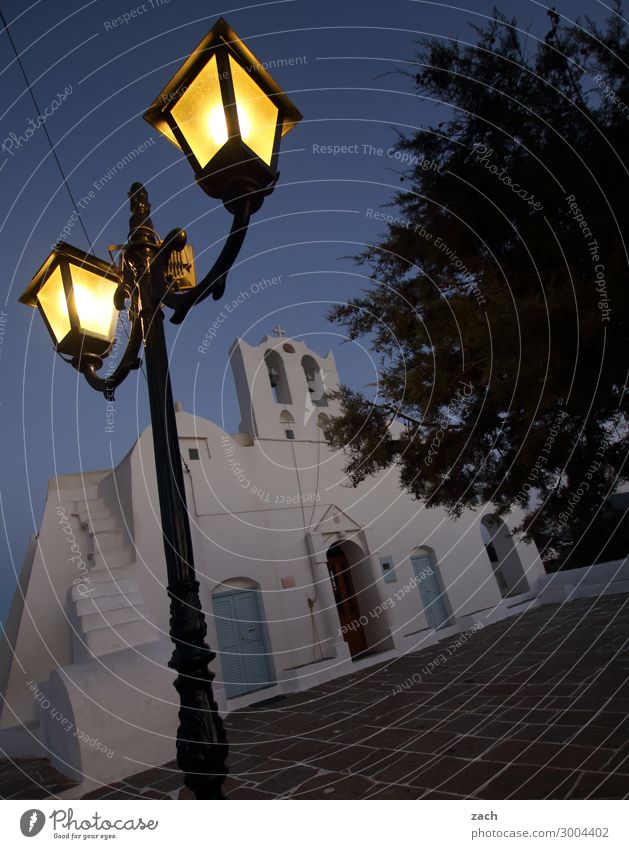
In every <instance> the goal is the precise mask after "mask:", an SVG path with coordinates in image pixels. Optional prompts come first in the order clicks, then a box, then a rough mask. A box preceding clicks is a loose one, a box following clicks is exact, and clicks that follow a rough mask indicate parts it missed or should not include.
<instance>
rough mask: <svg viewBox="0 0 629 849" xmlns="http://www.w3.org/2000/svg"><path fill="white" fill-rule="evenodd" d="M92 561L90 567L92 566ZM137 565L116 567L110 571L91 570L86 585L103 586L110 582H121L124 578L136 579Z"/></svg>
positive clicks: (103, 569) (105, 569) (104, 569)
mask: <svg viewBox="0 0 629 849" xmlns="http://www.w3.org/2000/svg"><path fill="white" fill-rule="evenodd" d="M91 562H92V561H91V560H90V565H91ZM135 577H136V571H135V563H131V564H130V565H129V566H114V567H112V568H110V569H107V568H102V569H90V571H89V572H88V577H87V579H86V583H87V584H89V585H92V584H102V583H106V582H108V581H114V582H115V581H117V582H120V581H121V580H122V579H123V578H135Z"/></svg>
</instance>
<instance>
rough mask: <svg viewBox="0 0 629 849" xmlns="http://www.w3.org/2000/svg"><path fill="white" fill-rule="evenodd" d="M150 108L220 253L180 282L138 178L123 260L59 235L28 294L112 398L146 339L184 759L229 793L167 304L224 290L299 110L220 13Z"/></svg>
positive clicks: (175, 240) (179, 243) (197, 782)
mask: <svg viewBox="0 0 629 849" xmlns="http://www.w3.org/2000/svg"><path fill="white" fill-rule="evenodd" d="M145 118H146V119H147V120H148V121H149V122H150V123H151V124H153V125H154V126H155V127H156V128H157V129H159V130H160V132H162V133H163V134H164V135H165V136H166V137H167V138H168V139H169V140H170V141H172V142H173V143H174V144H176V145H177V146H178V147H180V148H181V149H182V150H183V151H184V153H185V154H186V156H187V158H188V160H189V161H190V163H191V164H192V166H193V168H194V170H195V174H196V179H197V182H198V183H199V185H200V186H201V187H202V188H203V190H204V191H205V192H206V193H207V194H209V195H210V196H211V197H218V198H220V199H221V200H222V201H223V203H224V205H225V207H226V209H227V210H228V211H229V212H230V213H231V214H232V215H233V224H232V228H231V232H230V234H229V236H228V238H227V240H226V242H225V245H224V247H223V249H222V251H221V253H220V254H219V256H218V258H217V260H216V262H215V263H214V266H213V267H212V268H211V270H210V271H209V273H208V274H207V275H206V277H205V278H204V279H203V280H202V281H201V282H200V283H199V284H198V285H197V286H194V287H193V288H192V289H188V290H187V291H180V290H178V289H177V287H176V283H177V280H176V276H175V275H174V274H173V271H172V268H173V265H172V263H171V260H172V258H173V254H176V252H181V251H182V250H183V249H184V247H185V245H186V233H185V231H184V230H182V229H180V228H177V229H175V230H172V231H171V232H170V233H169V234H168V235H167V236H166V238H165V239H164V240H163V241H161V240H160V239H159V237H158V235H157V233H156V232H155V230H154V228H153V223H152V221H151V217H150V204H149V200H148V195H147V192H146V189H145V188H144V186H142V184H140V183H134V184H133V185H132V186H131V191H130V192H129V199H130V206H131V218H130V221H129V237H128V240H127V243H126V245H125V246H124V247H123V249H122V252H121V258H120V267H119V268H116V267H114V266H112V265H110V264H109V263H106V262H104V261H103V260H100V259H98V258H97V257H94V256H91V255H90V254H86V253H84V252H83V251H80V250H78V249H77V248H73V247H71V246H70V245H67V244H64V243H59V244H58V245H57V247H56V248H55V250H54V251H53V252H52V253H51V255H50V256H49V257H48V259H47V260H46V262H45V263H44V264H43V265H42V266H41V268H40V269H39V271H38V272H37V274H36V275H35V277H34V278H33V280H32V281H31V283H30V284H29V286H28V287H27V288H26V290H25V292H24V294H23V295H22V297H21V298H20V301H21V302H22V303H24V304H28V305H29V306H33V307H38V308H39V311H40V312H41V314H42V316H43V318H44V321H45V323H46V326H47V328H48V330H49V332H50V334H51V336H52V339H53V342H54V345H55V348H56V350H57V351H58V352H59V353H62V354H66V355H68V356H69V357H70V358H71V359H70V362H71V364H72V365H73V366H74V368H76V369H77V370H78V371H80V372H81V373H82V374H83V375H84V376H85V378H86V379H87V381H88V383H89V384H90V386H92V387H93V388H94V389H96V390H98V391H99V392H102V393H103V394H104V395H105V397H106V398H107V399H111V398H113V393H114V390H115V388H116V387H117V386H119V385H120V384H121V383H122V381H123V380H124V379H125V378H126V377H127V376H128V375H129V373H130V372H131V371H132V370H133V369H137V368H138V367H139V365H140V362H141V361H140V359H139V353H140V349H141V346H142V344H144V354H145V359H146V376H147V381H148V389H149V404H150V412H151V423H152V430H153V448H154V453H155V466H156V471H157V488H158V495H159V504H160V514H161V523H162V533H163V539H164V553H165V558H166V569H167V575H168V596H169V598H170V636H171V639H172V641H173V643H174V645H175V649H174V652H173V655H172V658H171V660H170V664H169V665H170V666H171V667H172V668H173V669H174V670H176V672H177V677H176V679H175V687H176V689H177V692H178V693H179V698H180V710H179V728H178V730H177V763H178V765H179V767H180V769H181V770H182V771H183V772H184V774H185V777H184V781H185V784H186V786H187V787H189V788H190V790H191V791H192V792H193V793H194V794H195V796H196V797H197V798H198V799H220V798H223V797H222V790H221V787H222V784H223V781H224V779H225V775H226V773H227V767H226V764H225V760H226V757H227V752H228V744H227V739H226V735H225V731H224V728H223V724H222V721H221V718H220V716H219V713H218V708H217V705H216V702H215V700H214V696H213V693H212V679H213V678H214V674H213V673H212V672H210V671H209V669H208V664H209V663H210V661H212V660H213V659H214V657H215V656H216V655H215V653H214V652H212V651H211V650H210V648H209V647H208V645H207V643H206V634H207V626H206V622H205V617H204V615H203V611H202V608H201V602H200V599H199V583H198V581H197V580H196V575H195V569H194V559H193V551H192V540H191V536H190V523H189V519H188V510H187V506H186V496H185V487H184V477H183V470H182V465H181V456H180V448H179V438H178V435H177V422H176V418H175V409H174V404H173V398H172V391H171V385H170V375H169V369H168V354H167V349H166V338H165V334H164V325H163V322H164V311H163V307H164V306H166V307H168V308H170V309H172V310H173V314H172V316H171V319H170V320H171V321H172V322H174V323H176V324H178V323H180V322H182V321H183V320H184V318H185V316H186V315H187V313H188V311H189V310H190V309H191V307H192V306H194V305H195V304H197V303H199V302H200V301H201V300H203V299H204V298H206V297H207V296H208V295H210V294H211V295H212V296H213V298H214V299H218V298H220V297H221V296H222V294H223V292H224V289H225V282H226V277H227V273H228V272H229V270H230V268H231V267H232V265H233V263H234V261H235V259H236V257H237V256H238V252H239V250H240V248H241V246H242V243H243V241H244V238H245V235H246V231H247V227H248V224H249V218H250V216H251V214H252V213H253V212H255V211H257V210H258V209H259V208H260V206H261V204H262V201H263V200H264V198H265V197H266V196H267V195H269V194H270V193H271V192H272V191H273V188H274V186H275V183H276V181H277V177H278V173H277V160H278V154H279V144H280V139H281V136H282V135H283V134H284V133H286V132H287V131H288V130H290V129H291V128H292V127H293V126H295V124H296V123H297V122H298V121H299V120H300V118H301V115H300V113H299V112H298V111H297V109H296V108H295V107H294V106H293V104H292V103H291V102H290V100H289V99H288V97H286V95H285V94H283V92H282V91H281V90H280V89H279V87H278V86H277V84H276V83H275V82H274V81H273V80H272V79H271V77H270V76H269V75H268V74H267V73H266V71H264V69H263V68H262V66H261V65H260V63H259V62H258V61H257V60H256V59H255V57H254V56H253V54H252V53H251V52H250V51H249V50H248V49H247V48H246V47H245V45H244V44H243V43H242V41H241V40H240V39H239V38H238V36H237V35H236V34H235V33H234V31H233V30H232V29H230V27H229V26H228V25H227V23H226V22H225V21H224V20H223V19H222V18H221V20H219V21H218V23H217V24H216V25H215V26H214V27H213V29H212V30H211V31H210V33H208V35H207V36H206V37H205V39H204V40H203V41H202V42H201V44H200V45H199V46H198V47H197V48H196V50H195V51H194V52H193V53H192V54H191V56H190V57H189V59H188V60H187V61H186V62H185V63H184V65H183V66H182V68H181V69H180V70H179V71H178V72H177V74H175V76H174V77H173V79H172V80H171V81H170V82H169V83H168V85H167V86H166V88H165V89H164V90H163V91H162V93H161V94H160V95H159V97H158V98H157V99H156V100H155V101H154V103H153V105H152V106H151V107H150V109H149V110H148V111H147V113H146V115H145ZM125 308H126V309H128V314H129V320H130V334H129V342H128V345H127V348H126V350H125V352H124V354H123V355H122V357H121V360H120V363H119V365H118V367H117V368H116V369H115V371H114V372H113V373H112V374H111V375H109V376H107V377H103V376H101V375H99V373H98V372H99V369H100V368H101V367H102V365H103V359H104V358H105V357H106V356H107V354H108V353H109V351H110V349H111V347H112V345H113V341H114V333H115V327H116V320H117V313H118V311H121V310H123V309H125Z"/></svg>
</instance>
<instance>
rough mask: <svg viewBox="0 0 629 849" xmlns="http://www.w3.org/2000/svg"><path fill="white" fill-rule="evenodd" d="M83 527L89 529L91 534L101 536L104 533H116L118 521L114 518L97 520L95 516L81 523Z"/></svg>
mask: <svg viewBox="0 0 629 849" xmlns="http://www.w3.org/2000/svg"><path fill="white" fill-rule="evenodd" d="M81 526H82V527H83V528H84V529H85V528H86V529H87V530H88V531H89V532H90V534H100V533H102V532H103V531H115V530H117V529H118V526H117V525H116V520H115V519H114V518H113V517H112V516H108V517H107V518H104V519H95V518H94V517H93V516H90V518H88V519H86V520H85V521H84V522H83V521H82V522H81Z"/></svg>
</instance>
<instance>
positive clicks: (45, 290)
mask: <svg viewBox="0 0 629 849" xmlns="http://www.w3.org/2000/svg"><path fill="white" fill-rule="evenodd" d="M37 300H38V302H39V306H40V307H41V310H42V312H43V313H44V315H45V316H46V319H47V320H48V324H49V325H50V327H51V328H52V332H53V334H54V336H55V340H56V341H57V344H58V343H59V342H61V340H62V339H64V338H65V337H66V336H67V335H68V333H69V332H70V330H71V325H70V317H69V315H68V304H67V301H66V293H65V290H64V288H63V278H62V276H61V268H60V267H59V266H57V267H56V268H55V270H54V271H53V272H52V274H51V275H50V277H49V278H48V280H46V282H45V283H44V285H43V286H42V287H41V289H40V290H39V292H38V293H37Z"/></svg>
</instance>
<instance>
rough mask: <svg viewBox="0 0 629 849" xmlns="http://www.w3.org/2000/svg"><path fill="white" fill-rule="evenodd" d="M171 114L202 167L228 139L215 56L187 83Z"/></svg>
mask: <svg viewBox="0 0 629 849" xmlns="http://www.w3.org/2000/svg"><path fill="white" fill-rule="evenodd" d="M171 114H172V116H173V118H174V119H175V122H176V123H177V126H178V127H179V129H180V130H181V132H182V133H183V135H184V137H185V138H186V141H187V142H188V144H189V145H190V148H191V150H192V153H193V154H194V156H195V157H196V159H197V162H198V163H199V165H200V166H201V167H202V168H203V167H205V166H206V165H207V163H208V162H209V161H210V159H212V157H213V156H215V155H216V154H217V153H218V151H219V150H220V149H221V148H222V147H223V145H224V144H225V142H226V141H227V123H226V121H225V110H224V109H223V98H222V96H221V85H220V80H219V78H218V66H217V63H216V56H212V58H211V59H210V61H209V62H208V63H207V65H205V67H204V68H203V69H202V70H201V72H200V73H199V74H198V75H197V76H196V77H195V78H194V79H193V80H192V82H191V83H189V84H188V86H187V87H186V90H185V91H184V93H183V94H182V95H181V97H180V98H179V100H178V101H177V102H176V103H175V105H174V106H173V108H172V110H171Z"/></svg>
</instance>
